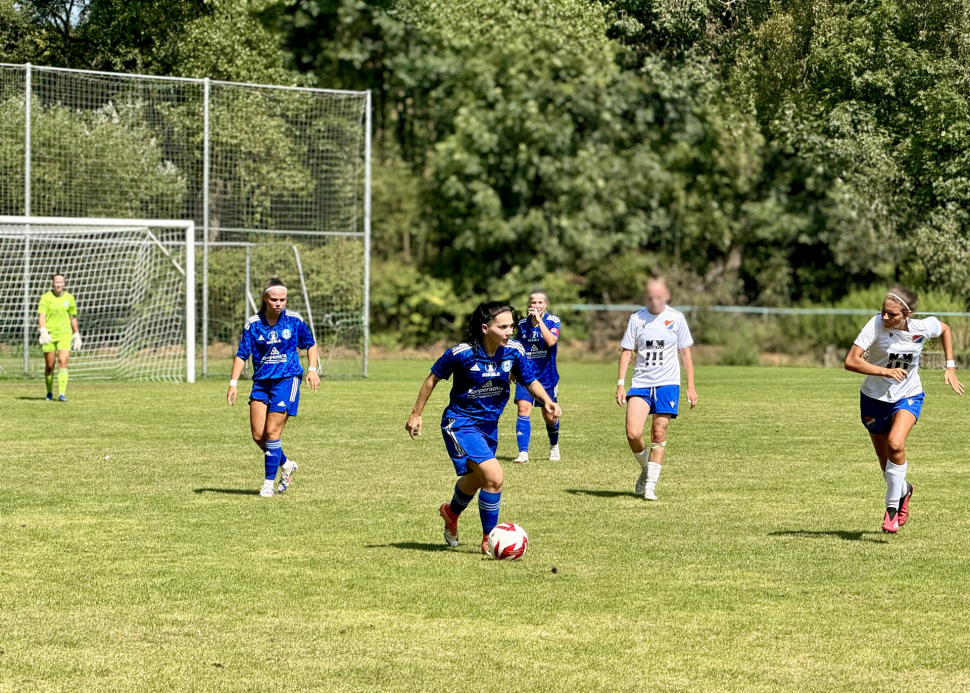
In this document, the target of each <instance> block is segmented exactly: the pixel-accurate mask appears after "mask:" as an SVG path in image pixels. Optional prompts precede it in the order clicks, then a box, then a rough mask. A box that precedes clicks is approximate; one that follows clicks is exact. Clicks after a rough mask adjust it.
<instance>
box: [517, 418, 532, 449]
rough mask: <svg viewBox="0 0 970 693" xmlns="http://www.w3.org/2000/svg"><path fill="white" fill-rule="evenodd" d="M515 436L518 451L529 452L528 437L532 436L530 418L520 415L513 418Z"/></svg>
mask: <svg viewBox="0 0 970 693" xmlns="http://www.w3.org/2000/svg"><path fill="white" fill-rule="evenodd" d="M515 437H516V440H518V442H519V452H529V439H530V438H531V437H532V419H531V418H530V417H528V416H520V417H518V418H517V419H516V420H515Z"/></svg>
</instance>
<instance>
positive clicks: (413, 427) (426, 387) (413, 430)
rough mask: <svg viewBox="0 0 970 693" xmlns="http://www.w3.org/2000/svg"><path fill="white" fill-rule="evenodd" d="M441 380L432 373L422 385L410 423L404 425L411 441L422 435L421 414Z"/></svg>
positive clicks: (409, 417) (409, 418)
mask: <svg viewBox="0 0 970 693" xmlns="http://www.w3.org/2000/svg"><path fill="white" fill-rule="evenodd" d="M440 380H441V378H439V377H438V376H436V375H435V374H434V373H432V374H431V375H429V376H428V377H427V378H425V379H424V382H423V383H421V389H420V390H418V398H417V400H415V402H414V408H413V409H411V415H410V416H408V421H407V423H406V424H404V430H405V431H407V432H408V435H409V436H411V440H414V439H415V437H417V436H419V435H421V414H422V413H423V412H424V407H425V405H426V404H427V403H428V399H429V398H430V397H431V393H432V392H434V388H435V385H437V384H438V382H439V381H440Z"/></svg>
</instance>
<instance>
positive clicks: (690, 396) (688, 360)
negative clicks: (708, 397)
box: [680, 347, 697, 409]
mask: <svg viewBox="0 0 970 693" xmlns="http://www.w3.org/2000/svg"><path fill="white" fill-rule="evenodd" d="M680 360H681V361H683V362H684V371H685V372H686V373H687V401H688V402H690V408H691V409H693V408H694V407H696V406H697V390H695V389H694V358H693V357H692V356H691V355H690V347H684V348H683V349H681V350H680Z"/></svg>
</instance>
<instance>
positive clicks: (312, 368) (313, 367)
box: [307, 366, 317, 373]
mask: <svg viewBox="0 0 970 693" xmlns="http://www.w3.org/2000/svg"><path fill="white" fill-rule="evenodd" d="M307 370H308V371H313V372H314V373H316V372H317V367H316V366H310V367H309V368H307Z"/></svg>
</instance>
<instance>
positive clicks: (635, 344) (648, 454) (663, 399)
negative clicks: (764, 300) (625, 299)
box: [616, 277, 697, 501]
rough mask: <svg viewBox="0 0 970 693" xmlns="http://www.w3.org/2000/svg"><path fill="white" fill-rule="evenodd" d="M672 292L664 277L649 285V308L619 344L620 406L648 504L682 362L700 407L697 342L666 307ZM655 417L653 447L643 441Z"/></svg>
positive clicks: (693, 401) (691, 396)
mask: <svg viewBox="0 0 970 693" xmlns="http://www.w3.org/2000/svg"><path fill="white" fill-rule="evenodd" d="M669 300H670V289H668V288H667V282H666V281H665V280H664V279H663V278H662V277H657V278H654V279H651V280H650V281H649V282H647V307H646V308H643V309H641V310H640V311H639V312H636V313H634V314H633V315H631V316H630V322H629V323H628V324H627V328H626V334H624V335H623V339H622V340H621V341H620V373H619V376H620V378H619V380H617V383H616V403H617V404H619V405H620V406H621V407H622V406H623V405H624V404H626V405H627V409H626V440H627V443H629V444H630V450H632V451H633V457H634V459H636V461H637V464H639V465H640V469H641V472H640V476H639V477H638V478H637V483H636V485H635V486H634V488H635V490H636V493H637V495H638V496H639V495H642V496H643V499H644V500H651V501H653V500H657V494H656V488H657V480H658V479H659V478H660V468H661V465H662V464H663V459H664V452H665V450H666V447H667V426H668V425H669V424H670V420H671V419H676V418H677V410H678V405H679V402H680V364H679V363H678V362H677V354H678V353H679V354H680V358H681V359H683V361H684V370H686V371H687V401H688V402H690V408H691V409H693V408H694V407H695V406H697V392H696V390H694V362H693V361H692V360H691V355H690V347H691V344H693V343H694V340H693V339H692V338H691V336H690V329H689V328H688V327H687V321H686V320H684V314H683V313H681V312H680V311H676V310H674V309H673V308H670V307H669V306H668V305H667V301H669ZM634 352H636V355H637V361H636V366H635V367H634V370H633V387H631V388H630V390H629V392H628V391H626V390H625V388H624V386H625V383H626V369H627V366H629V365H630V357H631V355H632V354H633V353H634ZM648 414H653V423H652V425H651V427H650V449H649V451H648V450H647V446H646V443H644V441H643V426H644V424H645V423H646V420H647V415H648Z"/></svg>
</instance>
